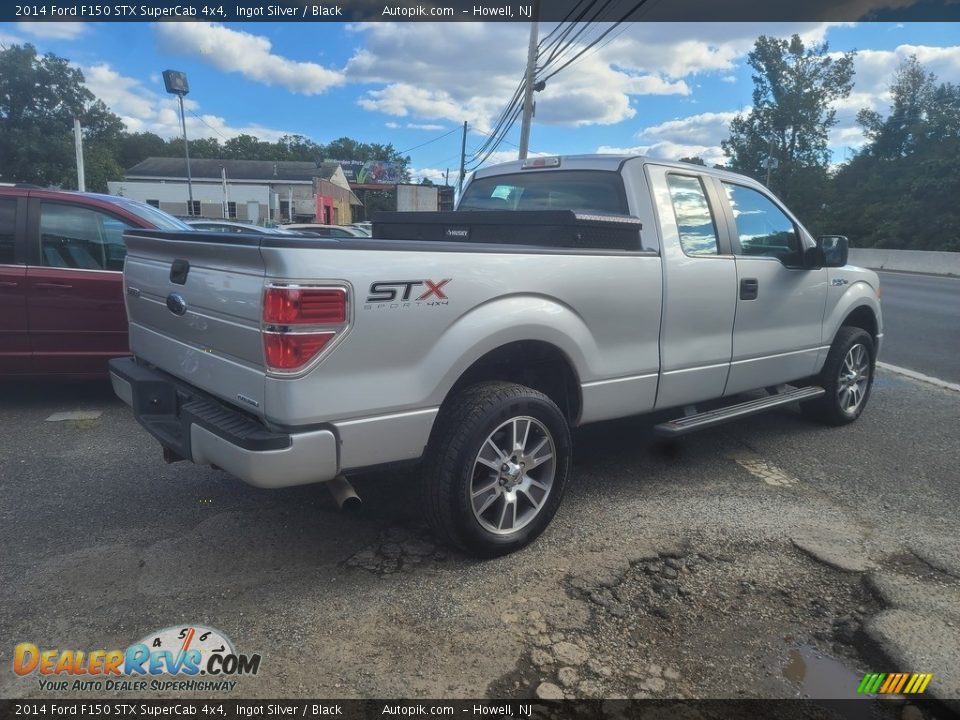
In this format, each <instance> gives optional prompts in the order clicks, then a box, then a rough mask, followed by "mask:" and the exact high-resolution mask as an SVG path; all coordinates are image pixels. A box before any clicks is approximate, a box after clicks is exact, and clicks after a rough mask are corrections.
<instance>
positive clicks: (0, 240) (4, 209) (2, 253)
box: [0, 199, 17, 265]
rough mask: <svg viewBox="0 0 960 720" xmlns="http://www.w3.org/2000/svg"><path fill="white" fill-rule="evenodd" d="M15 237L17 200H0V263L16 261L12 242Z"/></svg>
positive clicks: (10, 263)
mask: <svg viewBox="0 0 960 720" xmlns="http://www.w3.org/2000/svg"><path fill="white" fill-rule="evenodd" d="M16 237H17V201H16V199H13V200H0V265H13V264H14V263H15V261H16V248H15V247H14V242H15V241H16Z"/></svg>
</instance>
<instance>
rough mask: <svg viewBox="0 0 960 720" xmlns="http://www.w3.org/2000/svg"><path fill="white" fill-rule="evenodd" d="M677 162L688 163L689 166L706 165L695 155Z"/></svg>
mask: <svg viewBox="0 0 960 720" xmlns="http://www.w3.org/2000/svg"><path fill="white" fill-rule="evenodd" d="M679 162H685V163H690V164H691V165H704V166H705V165H706V164H707V163H705V162H704V161H703V158H702V157H700V156H699V155H695V156H693V157H682V158H680V160H679Z"/></svg>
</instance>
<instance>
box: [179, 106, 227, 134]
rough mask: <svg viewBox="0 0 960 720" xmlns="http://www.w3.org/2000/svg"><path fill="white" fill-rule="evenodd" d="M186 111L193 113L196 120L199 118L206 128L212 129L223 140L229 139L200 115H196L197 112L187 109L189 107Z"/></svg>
mask: <svg viewBox="0 0 960 720" xmlns="http://www.w3.org/2000/svg"><path fill="white" fill-rule="evenodd" d="M187 112H188V113H190V114H191V115H193V116H194V117H195V118H196V119H197V120H199V121H200V122H202V123H203V124H204V125H206V126H207V127H208V128H210V129H211V130H213V131H214V132H215V133H216V134H217V135H219V136H220V137H222V138H223V139H224V140H227V141H229V140H230V138H228V137H227V136H226V135H224V134H223V133H222V132H220V131H219V130H217V129H216V128H215V127H214V126H213V125H211V124H210V123H208V122H207V121H206V120H204V119H203V118H202V117H201V116H200V115H198V114H197V113H195V112H194V111H193V110H189V109H188V110H187Z"/></svg>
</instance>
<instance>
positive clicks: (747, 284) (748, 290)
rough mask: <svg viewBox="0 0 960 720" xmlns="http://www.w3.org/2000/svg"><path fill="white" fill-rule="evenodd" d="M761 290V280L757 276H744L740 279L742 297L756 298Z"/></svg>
mask: <svg viewBox="0 0 960 720" xmlns="http://www.w3.org/2000/svg"><path fill="white" fill-rule="evenodd" d="M759 292H760V281H759V280H757V279H756V278H744V279H743V280H741V281H740V299H741V300H756V299H757V294H758V293H759Z"/></svg>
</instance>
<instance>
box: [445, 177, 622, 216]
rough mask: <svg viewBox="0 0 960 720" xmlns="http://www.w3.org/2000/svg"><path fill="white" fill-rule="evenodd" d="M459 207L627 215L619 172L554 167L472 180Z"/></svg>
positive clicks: (463, 208)
mask: <svg viewBox="0 0 960 720" xmlns="http://www.w3.org/2000/svg"><path fill="white" fill-rule="evenodd" d="M458 209H460V210H573V211H574V212H580V213H597V214H603V215H626V214H627V200H626V195H625V194H624V190H623V180H622V178H621V177H620V173H618V172H608V171H603V170H568V171H562V170H551V171H547V172H542V171H541V172H526V173H517V174H514V175H498V176H496V177H488V178H479V179H477V180H474V181H473V182H472V183H470V187H468V188H467V189H466V191H465V192H464V194H463V200H462V201H461V202H460V205H459V206H458Z"/></svg>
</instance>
